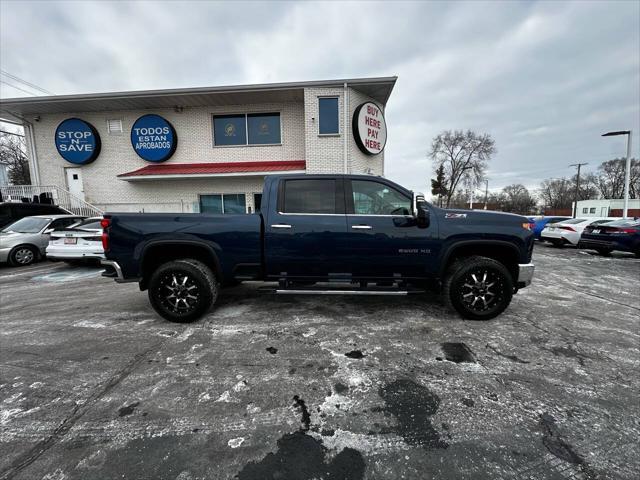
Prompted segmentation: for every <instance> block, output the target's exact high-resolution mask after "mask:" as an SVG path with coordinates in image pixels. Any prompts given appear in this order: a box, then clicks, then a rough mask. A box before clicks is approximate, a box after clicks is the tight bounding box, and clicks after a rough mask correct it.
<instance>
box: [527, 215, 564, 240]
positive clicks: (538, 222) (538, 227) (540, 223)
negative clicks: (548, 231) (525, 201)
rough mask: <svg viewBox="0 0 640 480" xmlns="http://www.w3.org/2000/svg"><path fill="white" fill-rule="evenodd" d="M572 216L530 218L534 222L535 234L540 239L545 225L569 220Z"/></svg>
mask: <svg viewBox="0 0 640 480" xmlns="http://www.w3.org/2000/svg"><path fill="white" fill-rule="evenodd" d="M569 219H571V217H530V218H529V220H531V221H532V222H533V228H532V231H533V235H534V236H535V237H536V238H537V239H538V240H540V234H541V233H542V230H543V229H544V227H546V226H547V224H549V223H558V222H562V221H563V220H569Z"/></svg>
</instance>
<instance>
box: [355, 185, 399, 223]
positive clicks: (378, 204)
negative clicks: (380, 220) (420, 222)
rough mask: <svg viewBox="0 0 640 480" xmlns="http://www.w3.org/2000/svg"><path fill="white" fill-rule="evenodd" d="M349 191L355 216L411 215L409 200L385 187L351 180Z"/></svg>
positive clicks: (396, 191)
mask: <svg viewBox="0 0 640 480" xmlns="http://www.w3.org/2000/svg"><path fill="white" fill-rule="evenodd" d="M351 189H352V191H353V213H354V214H356V215H411V199H410V198H409V197H407V196H406V195H405V194H403V193H401V192H399V191H398V190H395V189H393V188H391V187H389V186H387V185H384V184H382V183H378V182H371V181H368V180H353V181H352V182H351Z"/></svg>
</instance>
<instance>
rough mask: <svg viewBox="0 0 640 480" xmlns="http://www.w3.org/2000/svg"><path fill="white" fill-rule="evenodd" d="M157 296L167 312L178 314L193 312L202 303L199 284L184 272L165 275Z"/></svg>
mask: <svg viewBox="0 0 640 480" xmlns="http://www.w3.org/2000/svg"><path fill="white" fill-rule="evenodd" d="M157 294H158V297H159V300H160V302H161V303H162V304H163V305H164V307H165V308H166V309H167V310H169V311H171V312H174V313H178V314H185V313H190V312H192V311H193V310H194V309H195V308H196V307H197V306H198V303H199V302H200V291H199V289H198V285H197V283H196V282H195V281H194V279H193V278H192V277H191V276H189V275H188V274H186V273H184V272H167V273H165V275H164V276H163V277H162V279H161V281H160V286H159V287H158V291H157Z"/></svg>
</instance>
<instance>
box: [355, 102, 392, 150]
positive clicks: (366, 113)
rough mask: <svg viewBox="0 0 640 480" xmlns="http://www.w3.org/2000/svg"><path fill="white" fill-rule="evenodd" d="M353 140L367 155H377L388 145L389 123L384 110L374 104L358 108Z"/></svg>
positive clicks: (366, 104)
mask: <svg viewBox="0 0 640 480" xmlns="http://www.w3.org/2000/svg"><path fill="white" fill-rule="evenodd" d="M352 130H353V138H354V139H355V141H356V144H357V145H358V148H360V150H361V151H362V152H363V153H365V154H367V155H377V154H378V153H381V152H382V151H383V150H384V147H385V145H386V143H387V123H386V122H385V120H384V115H383V113H382V110H381V109H380V108H379V107H378V106H377V105H376V104H375V103H373V102H366V103H363V104H362V105H360V106H358V108H356V109H355V111H354V112H353V122H352Z"/></svg>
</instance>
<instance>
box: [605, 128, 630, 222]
mask: <svg viewBox="0 0 640 480" xmlns="http://www.w3.org/2000/svg"><path fill="white" fill-rule="evenodd" d="M617 135H626V136H627V159H626V164H625V168H624V209H623V210H622V218H627V213H628V211H629V177H630V176H631V130H620V131H617V132H607V133H603V134H602V136H603V137H615V136H617Z"/></svg>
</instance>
